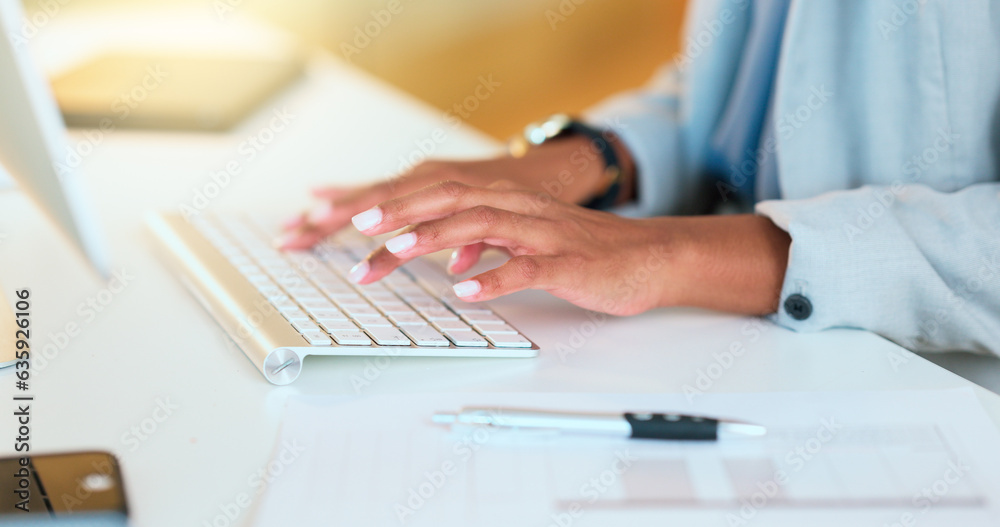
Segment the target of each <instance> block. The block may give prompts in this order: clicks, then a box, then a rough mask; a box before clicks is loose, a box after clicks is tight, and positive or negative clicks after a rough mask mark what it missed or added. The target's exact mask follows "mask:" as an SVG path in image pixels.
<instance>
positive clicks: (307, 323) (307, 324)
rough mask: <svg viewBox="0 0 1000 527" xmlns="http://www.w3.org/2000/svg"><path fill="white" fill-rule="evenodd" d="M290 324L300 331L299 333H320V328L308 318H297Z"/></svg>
mask: <svg viewBox="0 0 1000 527" xmlns="http://www.w3.org/2000/svg"><path fill="white" fill-rule="evenodd" d="M289 322H291V323H292V326H293V327H294V328H295V329H297V330H299V333H315V332H317V331H319V326H317V325H316V323H315V322H313V321H312V320H309V319H308V318H305V319H302V318H296V319H294V320H290V321H289Z"/></svg>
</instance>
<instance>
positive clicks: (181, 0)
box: [24, 0, 686, 138]
mask: <svg viewBox="0 0 1000 527" xmlns="http://www.w3.org/2000/svg"><path fill="white" fill-rule="evenodd" d="M685 3H686V2H685V0H503V1H492V2H491V1H482V0H480V1H469V0H282V1H278V0H169V1H166V0H128V1H124V0H24V6H25V9H26V11H27V14H28V19H29V20H30V19H32V17H33V16H39V18H37V20H42V19H44V13H46V12H51V11H52V10H53V9H57V10H58V11H59V12H67V13H68V12H73V13H75V14H78V15H79V14H84V15H86V14H87V13H88V12H90V13H107V12H110V11H115V10H129V11H133V12H134V11H135V10H141V9H147V10H149V11H151V12H152V11H155V10H156V9H158V8H162V7H164V6H169V7H171V8H176V7H177V6H179V5H182V4H183V5H185V6H186V7H188V8H190V9H191V10H192V12H201V13H202V14H204V15H205V16H211V17H216V18H217V19H218V20H220V21H225V20H227V18H228V17H236V16H239V17H252V18H254V19H256V20H257V21H260V22H262V23H265V24H270V25H274V26H277V27H280V28H283V29H284V30H286V31H288V32H290V33H293V34H294V35H296V36H297V37H299V38H300V39H302V40H303V41H305V42H307V43H309V44H314V45H320V46H323V47H324V48H325V49H327V50H329V51H330V52H331V53H332V54H334V55H335V56H338V57H340V58H342V59H346V60H348V61H349V62H351V63H353V64H354V65H356V66H357V67H359V68H361V69H363V70H366V71H368V72H370V73H371V74H373V75H375V76H377V77H379V78H381V79H383V80H385V81H387V82H388V83H391V84H393V85H395V86H397V87H399V88H400V89H402V90H404V91H406V92H408V93H410V94H412V95H414V96H415V97H417V98H419V99H422V100H424V101H426V102H427V103H429V104H431V105H433V106H435V107H437V108H440V109H442V110H443V111H444V110H448V109H451V108H452V107H453V105H455V104H456V103H461V102H462V101H463V100H464V99H465V98H466V97H468V96H469V95H471V94H472V93H473V92H474V90H475V88H476V86H477V85H478V84H479V83H480V82H481V79H480V77H481V76H482V77H485V78H491V79H492V80H493V81H494V82H497V83H500V84H501V85H502V86H503V89H502V90H498V91H497V92H496V93H495V94H494V95H493V96H491V98H490V100H489V104H483V105H481V106H480V107H478V108H477V109H476V111H475V112H470V113H469V114H468V116H467V117H465V116H463V117H464V118H465V121H466V122H467V123H468V124H470V125H472V126H474V127H476V128H478V129H480V130H482V131H484V132H486V133H487V134H490V135H492V136H494V137H497V138H506V137H507V136H509V135H510V134H512V133H514V132H516V131H518V130H519V129H520V128H521V127H523V126H524V125H525V124H526V123H528V122H531V121H533V120H536V119H538V118H540V117H544V116H546V115H548V114H550V113H553V112H557V111H565V112H571V113H573V112H579V111H580V110H582V109H584V108H586V107H588V106H590V105H592V104H594V103H595V102H597V101H599V100H601V99H602V98H604V97H605V96H607V95H609V94H612V93H615V92H617V91H621V90H624V89H628V88H631V87H635V86H638V85H640V84H642V83H643V82H645V81H646V80H647V79H648V78H649V77H650V76H651V74H652V73H653V71H654V69H655V68H656V66H657V65H659V64H661V63H663V62H665V61H667V60H669V59H670V58H671V57H672V56H673V54H674V53H675V52H676V51H677V49H678V48H679V43H680V37H679V30H680V26H681V22H682V19H683V15H684V8H685ZM40 14H41V15H40Z"/></svg>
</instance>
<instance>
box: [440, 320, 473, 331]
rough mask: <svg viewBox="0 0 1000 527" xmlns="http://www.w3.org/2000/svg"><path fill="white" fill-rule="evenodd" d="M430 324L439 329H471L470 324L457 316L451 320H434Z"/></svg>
mask: <svg viewBox="0 0 1000 527" xmlns="http://www.w3.org/2000/svg"><path fill="white" fill-rule="evenodd" d="M432 324H434V327H436V328H438V329H439V330H441V331H455V330H457V331H472V327H471V326H469V325H468V324H466V323H465V322H462V321H461V320H459V319H457V318H456V319H453V320H435V321H434V322H432Z"/></svg>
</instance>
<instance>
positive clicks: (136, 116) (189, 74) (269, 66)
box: [52, 55, 302, 131]
mask: <svg viewBox="0 0 1000 527" xmlns="http://www.w3.org/2000/svg"><path fill="white" fill-rule="evenodd" d="M301 73H302V62H301V61H299V60H285V61H282V60H274V59H260V58H239V57H196V56H173V57H171V56H161V57H157V56H138V55H137V56H128V55H105V56H101V57H98V58H97V59H95V60H93V61H91V62H89V63H86V64H83V65H82V66H80V67H79V68H77V69H74V70H72V71H69V72H67V73H65V74H63V75H61V76H59V77H57V78H55V79H53V80H52V88H53V91H54V92H55V96H56V100H57V101H58V102H59V108H60V109H61V110H62V114H63V117H64V118H65V120H66V124H67V125H68V126H77V127H87V128H107V127H109V126H111V127H115V128H147V129H170V130H209V131H221V130H226V129H228V128H230V127H232V126H233V125H235V124H236V123H238V122H239V121H241V120H242V119H243V118H244V117H246V116H247V115H249V114H250V113H252V112H253V111H254V110H255V109H256V108H257V107H258V106H259V105H260V104H262V103H263V102H264V101H265V100H267V99H268V98H269V97H271V96H273V95H274V94H276V93H278V92H279V91H280V90H281V89H282V88H284V87H285V86H287V85H288V84H289V83H290V82H291V81H293V80H295V79H296V78H297V77H298V76H299V75H301Z"/></svg>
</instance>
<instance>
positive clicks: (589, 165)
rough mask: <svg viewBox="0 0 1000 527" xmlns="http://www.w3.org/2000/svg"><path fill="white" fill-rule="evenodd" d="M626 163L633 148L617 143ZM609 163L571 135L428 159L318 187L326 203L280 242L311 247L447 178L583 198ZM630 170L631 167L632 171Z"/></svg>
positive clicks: (288, 227)
mask: <svg viewBox="0 0 1000 527" xmlns="http://www.w3.org/2000/svg"><path fill="white" fill-rule="evenodd" d="M616 150H617V151H618V153H619V158H620V159H622V158H624V160H625V162H624V163H623V168H628V169H630V167H631V162H630V159H629V156H628V153H627V152H625V151H624V148H621V145H620V142H619V144H618V145H616ZM603 171H604V163H603V161H602V158H601V155H600V154H599V153H597V152H595V151H594V149H593V147H592V145H591V144H590V142H589V141H588V140H587V139H586V138H584V137H567V138H564V139H560V140H558V141H552V142H550V143H546V144H545V145H542V146H541V147H538V148H535V149H532V150H531V151H529V153H528V154H527V155H526V156H524V157H522V158H513V157H507V156H504V157H497V158H492V159H482V160H474V161H445V160H431V161H425V162H423V163H421V164H420V165H417V166H416V167H415V168H413V169H412V170H410V171H409V172H407V173H405V174H402V175H400V176H398V177H396V178H393V179H390V180H388V181H381V182H378V183H374V184H370V185H364V186H360V187H343V186H332V187H324V188H317V189H314V190H313V196H314V197H316V198H317V199H318V200H320V203H319V204H318V205H317V206H316V207H315V208H313V209H312V210H309V211H306V212H303V213H301V214H299V215H297V216H295V217H294V218H291V219H290V220H288V221H287V222H286V223H285V225H284V230H285V234H284V235H283V236H282V237H281V239H279V240H278V242H277V244H278V246H279V247H280V248H282V249H306V248H309V247H312V246H313V245H315V244H316V243H317V242H319V241H320V240H322V239H323V238H325V237H327V236H329V235H331V234H333V233H335V232H337V231H339V230H340V229H342V228H344V227H346V226H348V225H350V223H351V218H352V217H354V216H355V215H356V214H358V213H361V212H364V211H366V210H368V209H370V208H372V207H373V206H375V205H376V204H378V203H381V202H383V201H387V200H390V199H393V198H397V197H400V196H405V195H407V194H410V193H413V192H416V191H417V190H420V189H422V188H424V187H427V186H430V185H433V184H436V183H440V182H443V181H458V182H461V183H465V184H468V185H472V186H476V187H486V186H489V185H490V184H491V183H493V182H495V181H500V180H508V181H512V182H514V183H515V184H517V185H518V186H520V187H523V188H526V189H530V190H537V191H539V192H545V193H547V194H549V195H551V196H552V197H553V198H556V199H558V200H560V201H565V202H568V203H582V202H584V201H586V200H587V199H589V198H590V197H592V196H593V195H594V193H595V192H596V190H595V189H598V188H599V187H600V185H601V183H602V178H603ZM628 173H629V170H626V174H628Z"/></svg>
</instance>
